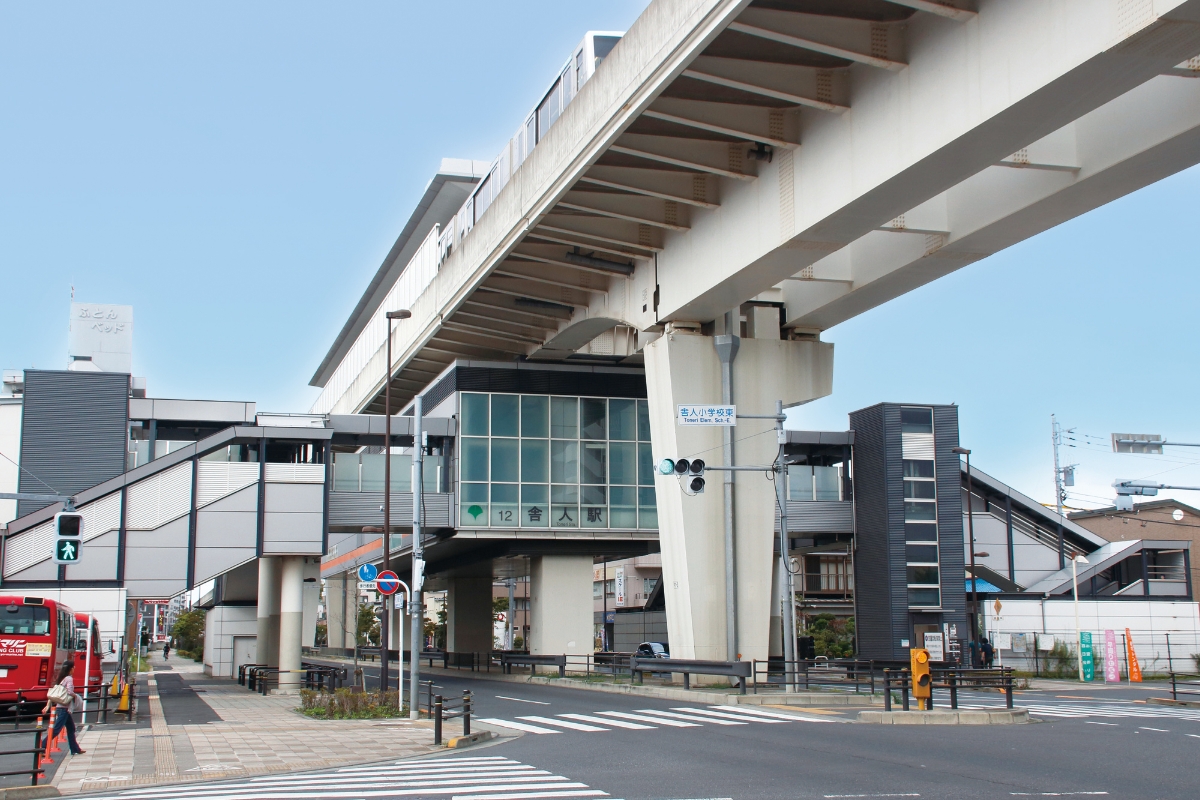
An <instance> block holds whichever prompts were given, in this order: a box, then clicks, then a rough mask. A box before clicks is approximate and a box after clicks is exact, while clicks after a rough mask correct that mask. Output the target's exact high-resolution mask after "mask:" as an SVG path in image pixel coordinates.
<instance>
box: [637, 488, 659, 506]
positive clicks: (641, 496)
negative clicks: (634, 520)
mask: <svg viewBox="0 0 1200 800" xmlns="http://www.w3.org/2000/svg"><path fill="white" fill-rule="evenodd" d="M638 505H639V506H642V507H643V508H652V507H654V506H655V505H657V501H656V499H655V497H654V487H653V486H652V487H650V488H648V489H638Z"/></svg>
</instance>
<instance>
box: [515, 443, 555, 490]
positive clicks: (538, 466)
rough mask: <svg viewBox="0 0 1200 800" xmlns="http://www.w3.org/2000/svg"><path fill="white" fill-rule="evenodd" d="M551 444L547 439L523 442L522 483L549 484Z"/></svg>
mask: <svg viewBox="0 0 1200 800" xmlns="http://www.w3.org/2000/svg"><path fill="white" fill-rule="evenodd" d="M549 474H550V443H549V442H548V441H546V440H545V439H522V440H521V482H522V483H548V482H549V480H550V479H549Z"/></svg>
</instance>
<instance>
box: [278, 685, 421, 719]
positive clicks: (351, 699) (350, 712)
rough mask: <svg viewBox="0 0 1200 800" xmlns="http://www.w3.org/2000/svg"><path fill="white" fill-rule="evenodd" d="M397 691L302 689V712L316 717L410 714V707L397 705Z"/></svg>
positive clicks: (366, 717) (402, 715)
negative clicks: (320, 690) (322, 690)
mask: <svg viewBox="0 0 1200 800" xmlns="http://www.w3.org/2000/svg"><path fill="white" fill-rule="evenodd" d="M398 700H399V693H398V692H384V693H382V694H381V693H379V692H353V691H351V690H350V689H338V690H336V691H334V692H317V691H313V690H312V689H301V690H300V712H301V713H302V714H304V715H306V716H309V717H315V718H317V719H384V718H387V717H407V716H408V706H407V705H406V706H403V707H402V708H397V702H398Z"/></svg>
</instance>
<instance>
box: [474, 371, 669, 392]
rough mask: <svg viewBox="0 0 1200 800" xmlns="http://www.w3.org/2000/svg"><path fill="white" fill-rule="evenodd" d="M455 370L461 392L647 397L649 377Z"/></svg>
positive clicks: (588, 372)
mask: <svg viewBox="0 0 1200 800" xmlns="http://www.w3.org/2000/svg"><path fill="white" fill-rule="evenodd" d="M455 371H456V373H457V389H458V391H460V392H506V393H510V394H517V393H523V394H559V395H568V396H572V395H582V396H585V397H587V396H592V397H637V398H645V397H646V376H645V375H644V374H640V373H635V374H630V373H624V372H594V371H591V370H581V371H573V370H539V369H504V368H495V367H458V368H457V369H456V370H455Z"/></svg>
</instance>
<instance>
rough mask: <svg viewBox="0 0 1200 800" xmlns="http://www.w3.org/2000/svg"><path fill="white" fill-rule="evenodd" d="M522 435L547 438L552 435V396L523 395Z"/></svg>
mask: <svg viewBox="0 0 1200 800" xmlns="http://www.w3.org/2000/svg"><path fill="white" fill-rule="evenodd" d="M521 435H522V436H526V437H529V438H532V439H545V438H546V437H547V436H549V435H550V398H549V397H543V396H541V395H524V396H522V397H521Z"/></svg>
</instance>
